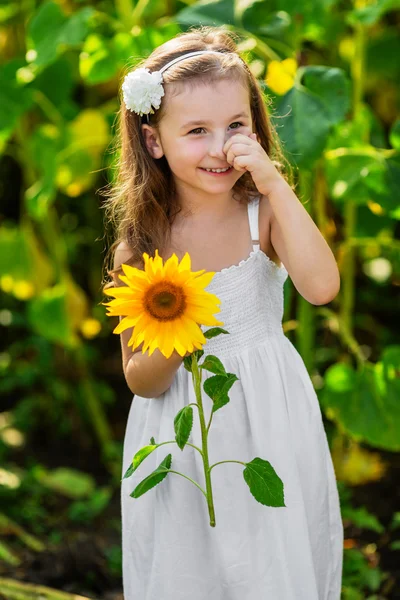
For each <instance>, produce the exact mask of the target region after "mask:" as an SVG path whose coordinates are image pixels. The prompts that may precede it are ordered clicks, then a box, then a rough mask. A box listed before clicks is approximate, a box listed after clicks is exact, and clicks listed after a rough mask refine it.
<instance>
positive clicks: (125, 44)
mask: <svg viewBox="0 0 400 600" xmlns="http://www.w3.org/2000/svg"><path fill="white" fill-rule="evenodd" d="M399 8H400V2H399V1H398V0H375V1H370V0H356V1H354V2H351V1H349V0H345V1H343V0H324V1H321V0H302V2H299V1H298V0H271V1H270V2H267V1H265V0H236V1H234V0H219V1H214V0H211V1H210V0H207V1H200V2H192V1H191V0H184V1H176V0H169V1H168V0H165V1H163V0H150V1H149V0H138V1H137V2H134V1H133V0H116V1H115V2H112V1H111V0H104V1H101V2H95V1H92V2H90V1H88V0H81V1H78V0H77V1H75V2H74V1H72V0H64V1H59V2H52V1H48V2H42V1H39V0H25V1H17V2H13V1H12V0H11V1H7V0H2V1H1V2H0V52H1V64H0V173H1V177H0V198H1V205H0V299H1V308H0V327H1V329H0V332H1V339H2V340H3V344H2V350H1V353H0V391H1V411H2V412H0V464H1V467H0V502H1V504H0V509H1V511H2V512H1V513H0V534H4V535H5V534H6V533H8V535H10V527H11V531H12V532H14V533H12V536H15V537H16V538H18V539H19V543H20V544H23V545H27V546H28V547H29V548H30V549H31V550H32V551H33V552H40V551H42V550H43V548H41V547H40V544H39V543H38V542H37V543H36V545H35V543H34V542H32V540H30V538H29V537H28V538H26V537H25V538H24V537H21V535H20V533H21V532H20V530H18V527H17V525H18V526H19V527H22V526H23V527H25V528H26V529H27V530H30V531H31V532H32V533H34V534H35V535H38V536H39V537H42V539H43V538H46V540H47V541H48V540H49V535H50V528H49V527H48V525H46V521H47V523H48V522H53V521H52V519H53V517H52V516H51V515H52V510H53V511H54V512H57V510H59V507H58V506H57V505H56V506H53V507H51V506H48V505H45V504H43V502H42V499H43V498H44V496H45V495H46V494H48V493H49V492H50V493H51V494H54V495H55V497H58V496H57V495H61V496H63V497H64V498H65V497H66V498H68V499H69V501H70V504H69V505H68V508H67V510H66V512H64V513H63V515H64V517H65V518H66V519H67V520H70V521H71V522H73V523H78V524H79V523H83V522H85V523H86V524H89V526H90V525H91V524H93V523H95V522H96V519H101V518H102V517H104V515H105V514H106V511H107V510H110V506H112V504H111V498H112V496H113V494H114V497H115V496H116V495H118V486H119V481H120V477H121V471H120V469H121V444H122V436H123V428H124V424H125V420H126V416H127V410H128V407H129V402H130V392H129V390H128V389H127V387H126V385H125V384H124V381H123V375H122V367H121V359H120V350H119V340H118V338H117V336H113V335H112V329H113V328H114V326H115V323H111V322H110V319H107V318H106V316H105V310H104V307H103V306H101V304H100V302H101V301H102V300H103V297H102V295H101V282H102V278H103V275H104V272H103V260H104V256H105V252H106V249H107V247H108V245H109V243H110V241H112V232H110V231H108V230H105V229H104V223H103V212H102V208H101V201H102V198H101V193H100V192H99V189H100V188H101V187H102V186H104V185H105V184H106V183H107V181H109V180H110V179H111V178H112V172H111V169H110V166H111V164H112V161H113V158H114V156H113V152H114V151H113V149H112V148H113V146H112V144H113V136H114V133H115V129H114V125H115V114H116V111H117V109H118V103H119V99H118V91H119V86H120V82H121V77H122V75H123V74H124V73H125V72H126V70H127V69H128V68H129V67H132V66H134V64H135V63H136V62H137V61H138V60H140V59H141V58H142V57H144V56H147V55H148V54H149V53H150V52H151V51H152V50H153V49H154V48H155V47H156V46H158V45H159V44H161V43H163V42H164V41H166V40H168V39H170V38H171V37H173V36H174V35H175V34H176V33H178V32H179V31H182V30H186V29H187V28H189V27H190V26H192V25H196V24H200V23H201V24H207V25H224V26H225V27H227V28H229V29H233V30H234V31H236V32H237V33H238V34H240V37H241V43H240V51H241V53H242V55H243V57H245V58H246V59H247V61H248V62H249V65H250V68H251V69H252V70H253V72H254V73H255V74H256V76H257V77H258V78H259V79H260V82H261V83H262V85H263V87H264V89H265V92H266V93H267V95H269V96H270V97H271V98H272V99H273V106H272V108H271V118H272V120H273V122H274V124H275V125H276V127H277V129H278V133H279V136H280V138H281V140H282V143H283V148H284V151H285V153H286V155H287V157H288V159H289V160H290V162H291V163H292V164H293V166H294V167H295V172H296V180H297V183H298V188H297V191H298V194H299V196H300V197H301V198H302V199H303V200H309V202H307V204H306V207H307V209H308V210H309V211H310V214H311V215H312V217H313V219H314V220H315V222H316V223H317V225H318V227H319V228H320V230H321V232H322V233H323V235H324V236H325V238H326V239H327V240H328V242H329V243H330V245H331V247H332V249H333V250H334V252H335V256H336V258H337V261H338V265H339V267H340V271H341V291H340V294H339V295H338V297H337V298H336V299H335V300H334V301H333V302H332V303H331V304H330V305H329V306H320V307H315V306H312V305H310V304H308V303H307V302H306V301H305V300H304V299H303V298H302V297H301V296H299V295H298V294H296V293H295V290H294V288H293V285H292V283H291V281H290V279H288V280H287V282H286V284H285V315H284V326H285V331H286V333H287V335H288V336H289V337H290V339H292V341H293V343H294V344H295V345H296V347H297V348H298V350H299V351H300V353H301V355H302V357H303V359H304V361H305V363H306V365H307V368H308V370H309V373H310V376H311V378H312V381H313V383H314V386H315V388H316V390H317V393H318V396H319V399H320V402H321V408H322V411H323V415H324V419H325V424H326V430H327V433H328V437H329V442H330V446H331V451H332V454H333V457H334V462H335V468H336V472H337V477H338V479H339V484H340V492H341V500H342V514H343V518H344V520H345V525H346V527H347V530H346V531H347V533H348V538H349V539H352V540H353V541H354V539H353V538H355V537H357V536H358V537H360V536H361V537H362V536H363V535H364V534H365V531H366V532H367V533H366V538H365V539H364V541H362V540H361V539H360V540H358V542H357V543H354V544H350V543H348V545H347V547H346V550H345V568H344V580H343V598H345V599H348V600H353V599H354V600H358V599H361V598H370V599H372V598H378V596H377V595H376V594H378V592H379V594H380V596H379V598H386V597H387V598H389V597H391V596H390V594H391V593H394V592H393V590H394V587H395V575H394V574H393V573H392V574H391V573H390V572H387V571H385V570H384V569H381V568H380V567H379V560H378V559H379V553H380V551H382V552H383V551H387V550H389V549H390V551H391V552H392V553H393V554H394V553H397V552H398V549H399V542H397V541H396V540H394V541H393V540H392V539H391V534H390V535H389V538H388V533H387V532H388V531H389V532H392V531H396V530H397V529H398V526H399V522H400V519H399V513H395V512H394V506H393V505H392V504H391V505H390V506H391V509H392V512H391V513H390V514H386V515H385V520H386V522H385V523H384V524H382V523H380V522H379V520H378V519H377V518H376V517H375V516H374V515H373V514H371V513H370V512H368V511H366V510H365V509H364V508H362V507H361V508H360V507H358V508H356V507H355V506H353V505H352V489H353V488H354V486H356V485H362V484H366V483H368V482H371V481H374V480H379V478H381V479H382V481H383V478H384V477H385V476H388V473H390V472H391V469H392V468H393V466H394V465H395V464H398V462H397V463H396V460H397V458H396V457H398V454H397V453H398V452H399V450H400V434H399V432H400V402H399V399H400V339H399V328H398V327H397V328H396V325H398V322H399V312H398V307H399V285H400V252H399V249H400V241H399V231H400V227H399V219H400V203H399V200H398V198H399V192H400V120H399V119H398V109H399V85H398V83H399V76H400V63H399V61H398V60H396V59H395V57H396V56H399V55H400V38H399V35H398V25H399V14H400V13H399V10H398V9H399ZM288 58H289V59H294V60H295V61H296V62H297V70H296V73H295V75H294V80H293V82H292V84H291V85H290V86H289V88H288V89H287V91H285V92H284V93H277V91H276V89H275V88H274V86H273V85H272V83H271V81H272V80H269V79H268V73H270V71H269V69H270V68H271V65H272V64H275V62H277V63H282V61H284V60H285V59H288ZM269 84H270V85H269ZM38 440H40V442H39V441H38ZM40 447H41V448H42V452H41V453H40V452H39V453H38V452H37V448H40ZM62 448H66V452H65V453H64V454H63V451H62ZM373 450H375V452H372V451H373ZM383 458H384V460H383ZM69 459H71V460H70V461H69ZM45 465H46V466H45ZM59 467H63V468H64V467H65V469H59ZM89 472H90V473H91V474H89ZM99 482H101V484H100V483H99ZM102 484H104V485H102ZM395 493H396V492H395V489H393V494H395ZM116 515H117V516H116V518H117V519H118V511H117V513H116ZM10 524H11V525H10ZM16 527H17V528H16ZM116 529H117V531H118V526H117V528H116ZM18 531H19V534H18ZM371 532H373V533H371ZM374 535H375V538H374V537H373V536H374ZM368 536H372V537H371V538H370V539H369V538H368ZM385 536H386V537H385ZM56 538H57V539H56ZM27 539H28V541H27ZM368 539H369V542H371V539H374V542H373V543H372V546H375V548H372V551H371V543H367V542H368ZM14 541H15V540H14V538H13V537H11V539H8V538H7V539H5V538H4V539H2V540H1V539H0V565H1V564H3V565H6V566H5V567H4V569H5V570H4V573H7V570H6V569H7V565H8V566H10V565H14V566H15V565H20V564H23V563H22V559H21V552H20V550H21V548H20V547H19V546H16V547H15V546H14V545H13V542H14ZM51 542H52V543H53V544H55V545H57V543H58V544H61V545H62V544H63V536H62V534H61V533H60V535H59V536H58V537H57V536H54V539H52V540H51ZM366 548H369V550H366ZM115 549H116V553H115V552H112V551H110V552H109V554H108V556H107V560H108V567H109V569H110V572H114V573H115V574H116V576H118V575H119V573H120V559H119V558H118V556H119V555H118V542H116V546H115ZM372 555H373V558H371V556H372ZM377 557H378V558H377ZM1 574H2V571H1V570H0V575H1ZM43 583H45V582H43ZM1 585H2V584H1V578H0V592H1V591H2V588H1ZM85 585H88V586H90V582H89V583H87V582H86V583H85ZM93 589H95V588H93ZM77 591H79V590H78V589H77ZM6 597H8V596H6ZM10 597H11V596H10ZM13 597H14V596H13ZM393 597H394V596H393Z"/></svg>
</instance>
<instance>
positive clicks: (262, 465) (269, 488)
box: [243, 457, 286, 507]
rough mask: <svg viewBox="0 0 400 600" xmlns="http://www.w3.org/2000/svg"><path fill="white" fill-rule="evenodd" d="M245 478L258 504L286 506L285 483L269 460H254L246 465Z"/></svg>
mask: <svg viewBox="0 0 400 600" xmlns="http://www.w3.org/2000/svg"><path fill="white" fill-rule="evenodd" d="M243 477H244V480H245V482H246V483H247V485H248V486H249V488H250V492H251V493H252V495H253V496H254V498H255V499H256V500H257V502H260V504H264V506H274V507H280V506H286V505H285V500H284V493H283V482H282V480H281V479H280V478H279V477H278V475H277V474H276V472H275V469H274V468H273V466H272V465H271V463H269V462H268V461H267V460H263V459H262V458H258V457H256V458H253V460H252V461H251V462H249V463H246V468H245V469H244V471H243Z"/></svg>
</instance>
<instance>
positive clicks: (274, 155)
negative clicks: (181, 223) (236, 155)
mask: <svg viewBox="0 0 400 600" xmlns="http://www.w3.org/2000/svg"><path fill="white" fill-rule="evenodd" d="M237 39H238V38H237V36H236V35H235V34H233V33H232V32H228V31H227V30H225V29H223V28H222V27H209V26H202V27H196V28H193V29H191V30H189V31H187V32H185V33H180V34H178V35H177V36H175V37H174V38H172V39H171V40H169V41H167V42H166V43H164V44H162V45H161V46H159V47H158V48H156V49H155V50H154V51H153V52H152V53H151V54H150V56H148V57H147V58H146V59H144V60H142V61H140V62H139V63H138V64H137V65H136V66H135V68H138V67H147V68H148V69H149V70H150V71H156V70H159V69H161V68H162V67H163V66H164V65H166V64H167V63H168V62H169V61H171V60H173V59H174V58H176V57H178V56H181V55H182V54H186V53H188V52H193V51H196V50H216V51H218V52H220V55H216V54H202V55H199V56H195V57H191V58H190V59H189V60H187V61H180V62H178V63H176V64H175V65H173V66H171V67H169V68H168V69H167V70H166V71H165V72H164V73H163V82H164V84H165V85H166V87H165V90H166V95H167V94H171V93H172V94H173V93H174V91H176V90H179V84H183V85H191V86H196V85H198V84H199V83H205V84H210V83H213V82H215V81H220V80H222V79H224V80H233V81H238V82H239V83H241V84H242V85H244V86H247V89H248V90H249V96H250V107H251V116H252V121H253V127H254V131H255V132H256V134H257V136H258V138H259V142H260V144H261V146H262V147H263V148H264V150H265V151H266V153H267V154H268V156H269V157H270V159H271V160H272V162H273V163H274V165H275V167H276V168H277V170H278V171H279V172H280V173H281V175H282V176H283V177H284V178H285V180H286V181H287V182H288V183H289V185H290V186H291V187H293V178H292V171H291V167H290V164H289V162H288V161H287V159H286V157H285V156H284V154H283V151H282V149H281V147H280V142H279V138H278V136H277V134H276V131H275V129H274V127H273V126H272V124H271V123H270V120H269V117H268V113H267V102H268V100H267V99H265V98H264V95H263V92H262V90H261V87H260V85H259V83H258V81H257V79H256V78H255V77H254V75H253V74H252V72H251V71H250V69H249V67H248V65H247V64H246V62H245V61H244V60H243V59H242V58H241V57H240V55H239V53H238V50H237V43H236V40H237ZM168 84H170V85H168ZM171 84H175V86H172V85H171ZM171 88H172V89H171ZM164 105H165V103H164V104H163V102H162V103H161V106H160V108H159V109H158V110H156V111H155V113H154V114H151V115H149V116H150V120H149V124H150V125H151V126H153V127H155V128H157V127H158V124H159V123H160V121H161V119H162V118H163V115H164V108H163V106H164ZM146 122H147V120H146V116H145V115H144V116H143V117H140V116H139V115H137V114H136V113H133V112H131V111H130V110H128V109H127V108H126V106H125V104H124V102H123V101H121V106H120V110H119V113H118V119H117V136H116V146H115V150H116V156H117V161H116V164H115V173H116V176H115V178H114V181H113V182H112V183H111V184H109V185H108V186H106V187H105V188H103V190H101V191H102V192H103V194H104V196H105V200H104V203H103V208H104V209H105V225H106V226H107V225H108V224H110V223H111V224H112V225H113V226H114V242H113V243H112V245H111V247H110V248H109V251H108V253H107V255H106V258H105V263H106V264H107V261H108V260H109V261H113V257H114V254H115V249H116V247H117V246H118V245H119V244H120V243H121V242H125V244H127V246H128V247H129V249H130V251H131V257H130V259H129V261H126V262H128V264H132V265H138V264H142V265H143V259H142V256H143V253H144V252H147V253H148V254H149V255H150V256H152V255H154V253H155V249H156V248H158V249H159V251H160V254H161V255H162V249H163V248H165V247H166V244H168V242H169V240H170V235H171V226H172V224H173V222H174V218H175V216H176V215H177V214H178V213H179V212H180V210H181V209H180V206H179V201H178V199H177V196H176V189H175V184H174V179H173V176H172V172H171V170H170V168H169V165H168V163H167V160H166V159H165V156H163V157H162V158H161V159H154V158H152V157H151V155H150V153H149V152H148V150H147V148H146V145H145V140H144V136H143V133H142V124H143V123H146ZM258 194H259V192H258V190H257V188H256V186H255V184H254V182H253V180H252V177H251V175H250V173H248V172H245V173H243V175H242V176H241V177H240V179H239V180H238V181H237V182H236V184H235V185H234V188H233V198H234V199H235V200H237V201H240V202H249V201H251V199H252V198H253V197H254V196H256V195H258ZM109 264H112V263H109ZM106 271H107V275H108V276H111V277H112V278H114V280H115V277H116V275H117V274H119V273H121V272H122V269H121V267H119V268H118V269H113V268H111V269H108V268H107V266H106ZM103 283H104V284H105V285H104V287H103V289H105V288H108V287H112V286H113V285H114V283H113V281H112V280H111V281H109V280H108V281H105V282H103Z"/></svg>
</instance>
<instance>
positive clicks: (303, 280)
mask: <svg viewBox="0 0 400 600" xmlns="http://www.w3.org/2000/svg"><path fill="white" fill-rule="evenodd" d="M267 195H268V200H269V203H270V205H271V208H272V211H271V243H272V246H273V248H274V250H275V252H276V253H277V255H278V256H279V258H280V260H281V261H282V262H283V264H284V265H285V267H286V269H287V271H288V273H289V275H290V278H291V279H292V281H293V283H294V285H295V287H296V289H297V290H298V292H299V293H300V294H301V295H302V296H303V298H305V299H306V300H307V301H308V302H310V303H311V304H315V305H320V304H327V303H328V302H330V301H331V300H333V299H334V298H335V297H336V295H337V294H338V292H339V290H340V274H339V269H338V266H337V264H336V260H335V257H334V255H333V252H332V250H331V249H330V247H329V245H328V243H327V242H326V240H325V238H324V237H323V235H322V234H321V232H320V231H319V229H318V227H317V225H316V224H315V223H314V221H313V220H312V218H311V217H310V215H309V214H308V212H307V210H306V209H305V208H304V206H303V205H302V203H301V202H300V200H299V199H298V198H297V196H296V194H295V193H294V192H293V190H292V189H291V187H290V186H289V184H288V183H286V181H285V180H284V179H283V178H281V179H280V181H279V182H278V183H277V184H276V185H275V186H273V187H272V189H271V191H270V192H269V193H268V194H267Z"/></svg>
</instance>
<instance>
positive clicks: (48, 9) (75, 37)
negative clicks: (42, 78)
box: [28, 2, 94, 67]
mask: <svg viewBox="0 0 400 600" xmlns="http://www.w3.org/2000/svg"><path fill="white" fill-rule="evenodd" d="M93 14H94V10H93V8H91V7H88V6H87V7H84V8H82V9H81V10H79V11H77V12H76V13H74V14H72V16H71V17H67V16H66V15H65V14H64V13H63V11H62V10H61V8H60V6H59V5H58V4H56V3H55V2H44V3H43V4H41V5H40V6H39V8H38V10H37V12H36V13H35V14H34V16H33V17H32V19H31V21H30V23H29V26H28V37H29V39H30V41H31V44H30V50H31V53H30V55H31V56H32V57H33V60H32V62H34V63H35V64H36V65H37V66H38V67H43V66H45V65H48V64H49V63H51V62H53V61H54V60H55V59H56V58H57V56H58V54H59V53H61V52H63V51H64V50H65V49H66V48H69V47H71V46H75V45H77V44H80V43H81V42H83V40H84V39H85V37H86V35H87V33H88V31H89V28H88V22H89V19H90V18H91V16H92V15H93ZM32 51H33V52H32Z"/></svg>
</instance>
